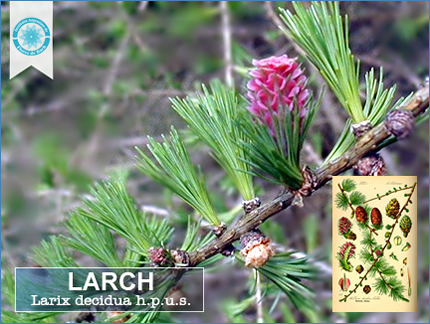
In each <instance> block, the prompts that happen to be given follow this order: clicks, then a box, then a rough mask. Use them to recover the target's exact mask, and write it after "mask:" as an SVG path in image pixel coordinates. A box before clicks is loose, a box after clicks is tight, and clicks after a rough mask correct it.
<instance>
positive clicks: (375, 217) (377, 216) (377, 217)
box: [370, 208, 382, 227]
mask: <svg viewBox="0 0 430 324" xmlns="http://www.w3.org/2000/svg"><path fill="white" fill-rule="evenodd" d="M370 219H371V220H372V224H373V225H374V226H375V227H380V226H381V224H382V215H381V212H380V211H379V209H378V208H373V209H372V212H371V213H370Z"/></svg>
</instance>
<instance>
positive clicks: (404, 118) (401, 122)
mask: <svg viewBox="0 0 430 324" xmlns="http://www.w3.org/2000/svg"><path fill="white" fill-rule="evenodd" d="M414 124H415V117H414V115H413V114H412V112H410V111H408V110H399V109H395V110H393V111H390V112H389V113H388V115H387V118H386V119H385V127H387V130H388V131H389V132H390V133H391V134H392V135H394V136H396V137H397V138H405V137H407V136H408V135H409V134H410V133H411V132H412V129H413V128H414Z"/></svg>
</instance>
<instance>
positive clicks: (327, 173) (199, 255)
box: [189, 84, 429, 266]
mask: <svg viewBox="0 0 430 324" xmlns="http://www.w3.org/2000/svg"><path fill="white" fill-rule="evenodd" d="M428 106H429V87H428V84H426V86H424V87H423V88H421V89H419V90H418V91H417V92H416V93H415V94H414V95H413V96H412V97H411V99H410V100H408V101H407V102H406V103H404V104H403V105H402V107H401V108H402V109H406V110H410V111H411V112H412V113H413V115H414V116H418V115H420V114H422V113H424V112H425V110H427V108H428ZM390 136H391V134H390V133H389V132H388V130H387V128H386V126H385V125H384V123H382V124H380V125H378V126H376V127H374V128H373V129H372V130H370V131H369V132H368V133H366V134H365V135H363V136H362V137H361V138H359V139H358V140H357V142H356V144H355V145H354V146H353V147H352V148H351V149H349V150H348V151H347V152H346V153H345V154H343V155H342V156H341V157H340V158H338V159H336V160H335V161H330V162H329V163H327V164H326V165H324V166H323V167H320V168H319V169H317V170H316V171H315V179H316V180H315V185H314V190H318V189H320V188H322V187H323V186H324V185H325V184H326V183H327V182H329V181H330V180H331V179H332V177H333V176H335V175H338V174H341V173H342V172H345V171H346V170H349V169H351V168H352V167H353V166H354V165H355V164H356V163H357V162H358V160H359V159H361V158H362V157H363V156H365V155H366V154H367V153H369V152H371V151H375V150H378V145H379V144H380V143H381V142H383V141H384V140H386V139H387V138H389V137H390ZM293 198H294V197H293V195H292V194H291V193H289V192H284V193H282V194H281V195H280V196H278V197H277V198H275V199H273V200H272V201H270V202H267V203H266V204H263V205H262V206H261V207H259V208H257V209H255V210H254V211H252V212H250V213H248V214H246V215H245V216H244V217H243V218H242V219H240V220H239V221H238V222H237V223H236V224H235V226H234V227H231V228H228V229H227V230H226V231H225V232H224V233H223V234H222V235H221V236H220V237H219V238H217V239H216V240H214V241H213V242H211V243H208V244H207V245H205V246H203V247H202V248H200V249H197V250H196V251H194V252H191V253H190V264H189V265H190V266H196V265H198V264H199V263H200V262H202V261H204V260H206V259H208V258H210V257H212V256H214V255H216V254H218V253H221V252H222V251H224V249H225V248H226V247H227V246H229V245H230V244H231V243H233V242H234V241H237V240H238V239H239V238H240V237H241V236H242V235H243V234H245V233H247V232H249V231H250V230H252V229H254V228H257V227H258V226H260V225H261V224H262V223H263V222H264V221H265V220H267V219H268V218H270V217H272V216H274V215H276V214H277V213H279V212H280V211H281V210H284V209H286V208H288V207H289V206H290V205H291V203H292V201H293Z"/></svg>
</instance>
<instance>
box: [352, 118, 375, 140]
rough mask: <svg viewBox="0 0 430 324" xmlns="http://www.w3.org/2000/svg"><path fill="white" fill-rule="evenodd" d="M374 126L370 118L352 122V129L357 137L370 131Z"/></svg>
mask: <svg viewBox="0 0 430 324" xmlns="http://www.w3.org/2000/svg"><path fill="white" fill-rule="evenodd" d="M372 128H373V126H372V124H371V123H370V121H368V120H364V121H362V122H360V123H358V124H352V125H351V130H352V133H353V134H354V136H355V137H356V138H359V137H361V136H363V135H364V134H366V133H367V132H368V131H370V130H371V129H372Z"/></svg>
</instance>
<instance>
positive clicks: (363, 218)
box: [355, 206, 368, 223]
mask: <svg viewBox="0 0 430 324" xmlns="http://www.w3.org/2000/svg"><path fill="white" fill-rule="evenodd" d="M355 217H356V218H357V222H359V223H366V222H367V220H368V216H367V212H366V210H365V209H364V208H363V207H361V206H358V207H357V208H356V209H355Z"/></svg>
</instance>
